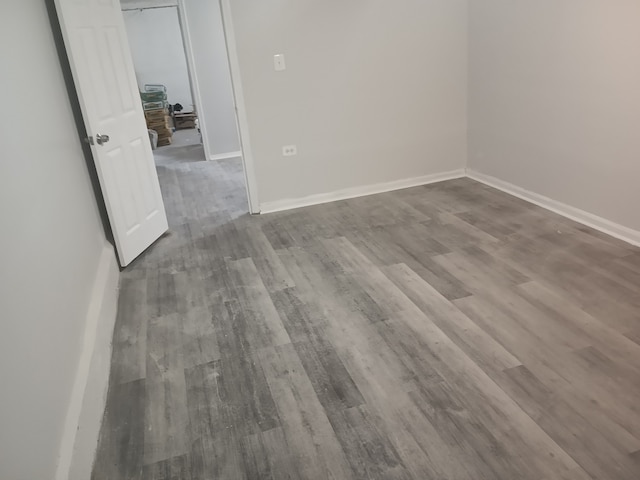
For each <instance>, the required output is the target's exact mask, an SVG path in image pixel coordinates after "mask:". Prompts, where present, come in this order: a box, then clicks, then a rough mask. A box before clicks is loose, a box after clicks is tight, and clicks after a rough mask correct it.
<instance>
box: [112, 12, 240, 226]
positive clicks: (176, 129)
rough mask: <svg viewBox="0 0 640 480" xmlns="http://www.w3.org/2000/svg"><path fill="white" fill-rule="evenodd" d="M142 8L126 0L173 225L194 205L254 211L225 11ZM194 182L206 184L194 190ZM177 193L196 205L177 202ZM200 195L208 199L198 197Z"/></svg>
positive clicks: (147, 117) (137, 70)
mask: <svg viewBox="0 0 640 480" xmlns="http://www.w3.org/2000/svg"><path fill="white" fill-rule="evenodd" d="M138 4H139V2H132V1H128V0H122V2H121V6H122V11H123V17H124V24H125V29H126V32H127V36H128V40H129V48H130V50H131V54H132V58H133V64H134V69H135V73H136V79H137V82H138V87H139V89H140V92H141V100H142V102H143V108H144V114H145V121H146V123H147V127H148V128H149V130H150V141H151V143H152V146H153V149H154V158H155V163H156V168H157V170H158V175H159V180H160V185H161V188H162V190H163V195H164V197H165V204H166V208H167V215H168V217H169V222H170V224H174V225H179V224H181V222H183V221H184V219H185V218H186V217H189V216H190V212H188V211H186V210H187V209H189V208H191V209H193V208H194V207H196V206H197V210H199V211H200V212H201V213H202V211H203V210H205V211H206V210H208V208H207V202H209V203H211V205H210V206H211V208H212V209H214V210H216V211H220V210H225V211H227V212H228V213H229V214H231V215H239V214H243V213H247V212H248V211H249V208H248V201H247V196H246V193H245V192H246V186H245V184H244V183H245V175H244V171H243V166H242V147H241V145H240V135H239V131H238V122H237V119H236V110H235V101H234V91H233V86H232V80H231V73H230V71H229V58H228V53H227V47H226V39H225V34H224V28H223V23H222V15H221V11H220V10H219V9H218V11H216V8H215V7H218V8H219V6H217V5H215V4H214V3H213V2H211V3H209V2H192V3H189V4H188V5H187V4H184V3H182V4H173V5H153V4H151V5H150V4H149V2H146V4H140V5H138ZM212 7H213V8H212ZM216 14H218V15H216ZM216 17H218V18H216ZM216 27H217V28H216ZM203 179H206V181H203ZM194 184H198V185H199V187H198V188H196V189H194V188H191V186H193V185H194ZM176 188H178V190H180V192H179V193H180V198H182V199H185V198H188V205H187V204H184V203H181V202H177V201H176V199H175V198H171V197H172V196H173V195H174V193H175V189H176ZM222 192H224V194H223V195H222V196H220V195H218V194H219V193H222ZM198 195H203V196H206V199H204V198H203V199H202V200H203V201H200V200H199V199H197V198H194V197H195V196H198Z"/></svg>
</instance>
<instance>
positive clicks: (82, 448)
mask: <svg viewBox="0 0 640 480" xmlns="http://www.w3.org/2000/svg"><path fill="white" fill-rule="evenodd" d="M119 278H120V270H119V267H118V262H117V260H116V255H115V252H114V250H113V246H111V245H110V244H108V243H105V247H104V249H103V251H102V254H101V257H100V263H99V265H98V272H97V274H96V279H95V282H94V285H93V290H92V292H91V299H90V302H89V308H88V310H87V320H86V326H85V332H84V337H83V343H82V352H81V354H80V361H79V364H78V370H77V372H76V378H75V381H74V384H73V390H72V392H71V399H70V402H69V409H68V411H67V417H66V420H65V425H64V431H63V436H62V442H61V447H60V457H59V460H58V467H57V470H56V477H55V478H56V480H80V479H83V480H84V479H87V478H90V477H91V469H92V467H93V461H94V457H95V452H96V447H97V445H98V434H99V431H100V425H101V423H102V416H103V414H104V408H105V404H106V399H107V387H108V381H109V366H110V361H111V343H112V338H113V328H114V326H115V320H116V314H117V309H118V284H119Z"/></svg>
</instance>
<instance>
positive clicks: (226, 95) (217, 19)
mask: <svg viewBox="0 0 640 480" xmlns="http://www.w3.org/2000/svg"><path fill="white" fill-rule="evenodd" d="M183 5H184V10H183V14H184V21H185V23H186V27H187V29H188V31H189V36H190V38H191V46H192V51H193V68H192V73H193V75H194V79H195V83H196V85H194V86H195V87H196V88H197V89H198V91H199V93H200V100H201V102H202V107H201V109H202V111H201V112H200V113H199V116H200V126H201V129H202V135H203V141H204V144H205V151H207V153H208V155H209V156H210V157H214V156H224V155H227V154H234V153H238V152H239V150H240V139H239V136H238V129H237V123H236V112H235V104H234V100H233V87H232V85H231V74H230V72H229V60H228V56H227V48H226V43H225V38H224V29H223V26H222V16H221V12H220V7H219V4H218V1H211V0H184V2H183Z"/></svg>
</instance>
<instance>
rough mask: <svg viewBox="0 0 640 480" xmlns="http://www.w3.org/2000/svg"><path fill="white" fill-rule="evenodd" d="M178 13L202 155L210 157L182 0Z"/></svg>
mask: <svg viewBox="0 0 640 480" xmlns="http://www.w3.org/2000/svg"><path fill="white" fill-rule="evenodd" d="M172 6H173V7H175V8H176V11H177V14H178V22H179V23H180V33H181V35H182V44H183V46H184V53H185V57H186V58H187V71H188V73H189V83H190V86H191V95H192V96H193V103H194V104H195V106H196V111H197V112H198V121H199V122H200V133H201V135H202V146H203V147H204V155H205V157H206V158H211V147H210V145H209V137H208V136H207V132H208V130H207V128H206V120H205V118H204V114H203V112H204V109H203V106H202V97H201V95H200V84H199V83H198V75H196V72H197V68H196V59H195V56H194V55H193V44H192V43H191V32H190V31H189V22H187V12H186V10H185V8H184V0H178V3H177V4H176V5H172Z"/></svg>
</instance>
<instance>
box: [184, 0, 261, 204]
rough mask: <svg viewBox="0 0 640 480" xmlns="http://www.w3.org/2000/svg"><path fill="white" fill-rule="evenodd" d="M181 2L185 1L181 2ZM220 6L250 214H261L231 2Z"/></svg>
mask: <svg viewBox="0 0 640 480" xmlns="http://www.w3.org/2000/svg"><path fill="white" fill-rule="evenodd" d="M180 1H181V2H182V1H184V0H180ZM218 6H219V7H220V13H221V14H222V28H223V30H224V38H225V44H226V47H227V59H228V60H229V71H230V72H231V86H232V87H233V99H234V102H235V105H236V121H237V122H238V134H239V135H240V147H241V148H242V163H243V165H244V177H245V185H246V187H247V199H248V201H249V212H250V213H251V214H259V213H260V202H259V200H258V198H259V197H258V182H257V180H256V169H255V163H254V158H253V151H252V150H251V141H250V139H251V137H250V134H249V119H248V116H247V110H246V104H245V101H244V92H243V89H242V76H241V74H240V60H239V58H238V50H237V46H236V36H235V32H234V29H233V18H232V16H231V1H230V0H219V3H218Z"/></svg>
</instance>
